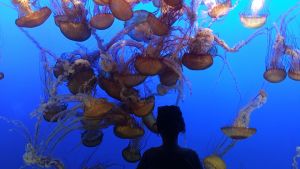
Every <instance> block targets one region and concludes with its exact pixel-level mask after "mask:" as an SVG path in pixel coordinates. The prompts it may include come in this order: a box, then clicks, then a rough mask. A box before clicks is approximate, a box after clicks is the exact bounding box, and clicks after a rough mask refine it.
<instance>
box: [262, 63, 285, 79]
mask: <svg viewBox="0 0 300 169" xmlns="http://www.w3.org/2000/svg"><path fill="white" fill-rule="evenodd" d="M286 76H287V73H286V70H285V69H280V68H275V67H274V68H268V69H266V71H265V72H264V78H265V80H267V81H268V82H271V83H279V82H282V81H283V80H284V79H285V78H286Z"/></svg>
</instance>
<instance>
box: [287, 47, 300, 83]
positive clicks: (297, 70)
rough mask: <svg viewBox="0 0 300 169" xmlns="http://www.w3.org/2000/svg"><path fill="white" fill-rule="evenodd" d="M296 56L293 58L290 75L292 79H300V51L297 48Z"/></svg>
mask: <svg viewBox="0 0 300 169" xmlns="http://www.w3.org/2000/svg"><path fill="white" fill-rule="evenodd" d="M291 55H294V57H292V59H291V63H290V68H289V71H288V76H289V78H290V79H292V80H295V81H300V51H299V50H298V49H297V50H295V53H294V54H291Z"/></svg>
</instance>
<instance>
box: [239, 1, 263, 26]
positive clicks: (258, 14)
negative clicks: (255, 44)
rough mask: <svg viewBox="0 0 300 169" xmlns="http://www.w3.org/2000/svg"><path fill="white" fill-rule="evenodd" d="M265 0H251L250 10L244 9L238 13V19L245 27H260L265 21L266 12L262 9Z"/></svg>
mask: <svg viewBox="0 0 300 169" xmlns="http://www.w3.org/2000/svg"><path fill="white" fill-rule="evenodd" d="M264 6H265V0H252V2H251V9H250V11H248V10H246V11H244V12H242V13H240V20H241V22H242V24H243V25H244V26H245V27H247V28H259V27H262V26H263V25H264V24H265V23H266V21H267V17H268V14H267V12H265V11H264Z"/></svg>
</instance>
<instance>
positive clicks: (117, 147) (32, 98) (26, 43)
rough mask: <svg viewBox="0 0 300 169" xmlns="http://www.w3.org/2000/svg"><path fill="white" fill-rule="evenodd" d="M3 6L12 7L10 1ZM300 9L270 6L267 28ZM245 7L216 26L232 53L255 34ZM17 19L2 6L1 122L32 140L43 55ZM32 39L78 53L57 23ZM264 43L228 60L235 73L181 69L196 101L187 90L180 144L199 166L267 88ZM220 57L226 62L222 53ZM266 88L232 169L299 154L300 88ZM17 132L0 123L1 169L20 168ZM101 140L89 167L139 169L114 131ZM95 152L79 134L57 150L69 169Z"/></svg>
mask: <svg viewBox="0 0 300 169" xmlns="http://www.w3.org/2000/svg"><path fill="white" fill-rule="evenodd" d="M1 2H3V3H5V4H8V5H9V6H11V4H10V2H9V0H1ZM296 2H298V0H288V1H279V0H273V1H272V2H269V6H268V9H269V17H268V22H267V25H266V26H271V25H272V24H273V23H274V22H276V21H278V20H277V19H278V17H279V16H280V15H282V14H283V13H284V12H285V11H287V10H288V9H289V8H290V7H292V6H293V5H294V4H295V3H296ZM247 4H248V2H247V1H246V0H241V2H240V3H239V5H238V6H237V8H235V9H234V10H233V11H231V12H230V13H229V14H228V15H227V16H226V17H225V18H224V19H222V20H221V21H218V22H216V23H215V24H213V26H212V29H213V30H214V32H215V33H216V34H218V36H219V37H221V38H222V39H224V40H225V41H226V42H227V43H228V44H229V45H231V46H232V45H234V44H235V43H237V42H239V41H241V40H243V39H246V38H247V37H248V36H249V35H250V34H251V33H253V32H254V30H251V29H247V28H244V27H243V26H242V25H241V23H240V21H239V15H238V14H239V12H241V11H243V10H244V9H245V6H246V5H247ZM149 10H153V9H149ZM16 17H17V12H16V11H14V10H13V9H11V8H9V7H6V6H3V5H1V4H0V71H2V72H4V73H5V79H4V80H2V81H0V107H1V109H0V115H1V116H5V117H7V118H9V119H14V120H20V121H22V122H23V123H24V124H25V125H26V126H27V128H28V129H29V130H30V131H31V132H32V133H33V132H34V125H35V122H36V120H35V119H33V118H31V117H30V113H31V112H32V111H34V110H35V109H36V108H37V106H38V105H39V103H40V102H41V100H42V98H43V88H42V82H41V72H42V69H41V64H40V57H39V51H38V50H37V49H36V48H35V46H34V45H33V44H32V43H31V41H30V40H29V39H28V38H27V37H25V35H24V34H23V33H22V32H21V31H20V30H19V29H18V28H17V27H16V25H15V23H14V20H15V19H16ZM299 21H300V18H299V19H298V20H297V19H296V20H295V21H293V22H292V23H291V24H290V25H289V27H290V28H292V29H291V32H293V33H294V34H295V36H296V37H297V36H300V32H299V28H300V24H299V23H300V22H299ZM119 26H120V23H115V24H114V25H113V27H112V28H110V29H108V30H106V31H102V32H98V33H99V35H100V36H101V37H103V38H104V39H109V38H110V37H111V35H113V34H114V33H115V32H117V31H118V30H119V28H118V27H119ZM28 32H29V33H30V34H31V35H32V36H34V37H35V38H36V39H37V41H38V42H39V43H40V44H41V45H42V46H44V47H45V48H47V49H49V50H51V51H53V52H54V53H56V54H60V53H62V52H66V51H72V50H74V49H76V48H78V46H77V45H76V43H75V42H72V41H70V40H67V39H66V38H65V37H63V35H62V34H61V33H60V31H59V29H58V28H57V27H56V26H55V25H54V22H53V18H50V19H49V20H48V21H47V22H46V23H45V24H43V25H42V26H40V27H37V28H34V29H28ZM266 38H267V37H266V35H263V36H259V37H257V38H255V39H254V40H253V41H251V43H249V45H247V46H246V47H244V48H243V49H241V50H240V51H239V52H238V53H229V54H227V58H228V62H229V65H230V67H231V70H232V73H230V71H229V70H228V69H227V68H225V69H224V70H223V71H222V66H223V62H222V60H221V59H219V58H216V59H215V63H214V65H213V66H212V67H211V68H209V69H208V70H205V71H191V70H188V69H186V68H184V74H185V75H186V77H187V78H188V79H189V81H190V83H191V84H192V94H191V95H190V94H189V92H188V91H187V90H186V92H185V93H186V95H185V99H184V101H183V102H181V103H180V107H181V109H182V111H183V113H184V118H185V121H186V125H187V132H186V134H184V135H181V136H180V144H181V145H182V146H185V147H188V148H192V149H194V150H196V151H197V152H198V154H199V157H200V158H201V159H203V158H204V157H205V156H207V155H209V154H210V153H212V152H213V151H214V150H215V148H216V145H217V144H218V143H219V142H220V141H221V140H222V138H223V135H222V133H221V131H220V127H223V126H225V125H229V124H231V122H232V121H233V120H234V117H235V116H236V113H237V112H238V110H239V109H240V108H241V107H242V106H243V105H244V104H246V103H247V102H248V101H249V100H251V99H252V98H253V97H255V96H256V95H257V93H258V91H259V90H260V89H261V88H262V86H263V84H264V83H266V82H265V81H264V79H263V76H262V75H263V72H264V71H265V56H266V52H267V51H266V50H267V40H266ZM81 44H82V45H84V46H87V47H88V48H89V49H90V50H93V49H95V48H96V43H95V41H94V39H93V38H91V39H89V40H88V41H86V42H84V43H81ZM219 52H220V53H221V54H223V51H222V50H221V49H220V50H219ZM221 71H222V74H221V75H220V72H221ZM233 76H234V78H235V79H236V81H237V83H236V82H235V81H234V78H233ZM236 86H238V87H236ZM237 88H238V89H237ZM264 88H265V90H266V92H267V93H268V101H267V104H266V105H264V106H263V107H262V108H260V109H258V110H256V111H255V112H254V113H253V115H252V116H251V121H250V126H251V127H255V128H257V134H256V135H254V136H253V137H251V138H249V139H247V140H245V141H242V142H239V143H238V144H237V145H236V146H235V147H234V148H233V149H232V150H230V151H229V152H228V153H227V154H226V155H225V156H224V160H225V161H226V164H227V168H229V169H263V168H265V169H290V168H291V164H292V157H293V155H294V153H295V148H296V146H298V145H300V132H299V131H300V123H299V122H300V107H299V105H300V83H299V82H295V81H292V80H290V79H286V80H285V81H283V82H282V83H279V84H269V83H266V84H265V85H264ZM239 93H240V94H239ZM240 96H241V99H240ZM174 101H175V100H174V95H172V94H171V95H168V96H165V97H159V98H157V100H156V106H160V105H166V104H173V103H174ZM48 125H49V124H46V123H45V124H43V129H44V131H43V132H42V134H45V135H46V134H48V133H47V132H49V130H47V128H48V127H49V126H48ZM50 127H51V125H50ZM13 128H15V127H14V126H13V125H9V124H7V123H5V122H0V133H1V141H0V150H1V152H0V168H1V169H2V168H3V169H17V168H19V167H20V166H22V165H23V161H22V155H23V153H24V148H25V144H26V141H25V140H24V139H23V138H24V137H23V136H22V132H14V131H11V130H10V129H13ZM104 133H105V136H104V140H103V143H102V144H101V145H100V146H99V147H98V148H97V151H96V154H95V155H94V156H93V158H92V159H91V160H90V162H89V164H95V163H97V162H104V163H115V164H119V165H122V166H125V167H126V168H129V169H130V168H134V167H135V166H136V164H129V163H127V162H125V161H124V160H123V159H122V156H121V150H122V149H123V148H124V147H125V146H126V145H127V141H126V140H121V139H118V138H116V137H115V136H114V135H113V134H112V129H111V128H109V129H107V130H105V132H104ZM159 144H160V139H159V137H158V136H157V135H155V134H152V135H150V137H149V138H148V142H147V146H146V149H147V148H149V147H151V146H157V145H159ZM94 150H95V149H91V148H86V147H84V146H82V145H80V132H74V133H71V134H70V135H69V136H68V137H67V138H66V139H64V140H63V141H62V142H60V144H59V145H58V147H57V149H56V150H55V151H54V156H55V157H57V158H59V159H61V160H63V161H64V162H65V165H66V167H67V168H70V169H77V168H80V167H79V166H80V164H81V163H82V161H83V160H85V159H87V157H88V156H89V155H90V154H91V153H92V152H94ZM144 150H145V149H144ZM28 168H30V167H28ZM115 168H118V167H115Z"/></svg>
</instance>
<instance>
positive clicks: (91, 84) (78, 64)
mask: <svg viewBox="0 0 300 169" xmlns="http://www.w3.org/2000/svg"><path fill="white" fill-rule="evenodd" d="M96 81H97V80H96V77H95V74H94V71H93V69H92V68H91V65H90V63H89V62H88V61H87V60H84V59H77V60H76V61H75V62H74V63H73V72H72V73H71V75H70V76H69V77H68V84H67V86H68V89H69V90H70V92H71V93H72V94H77V93H90V92H91V91H92V90H93V89H94V88H95V85H96Z"/></svg>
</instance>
